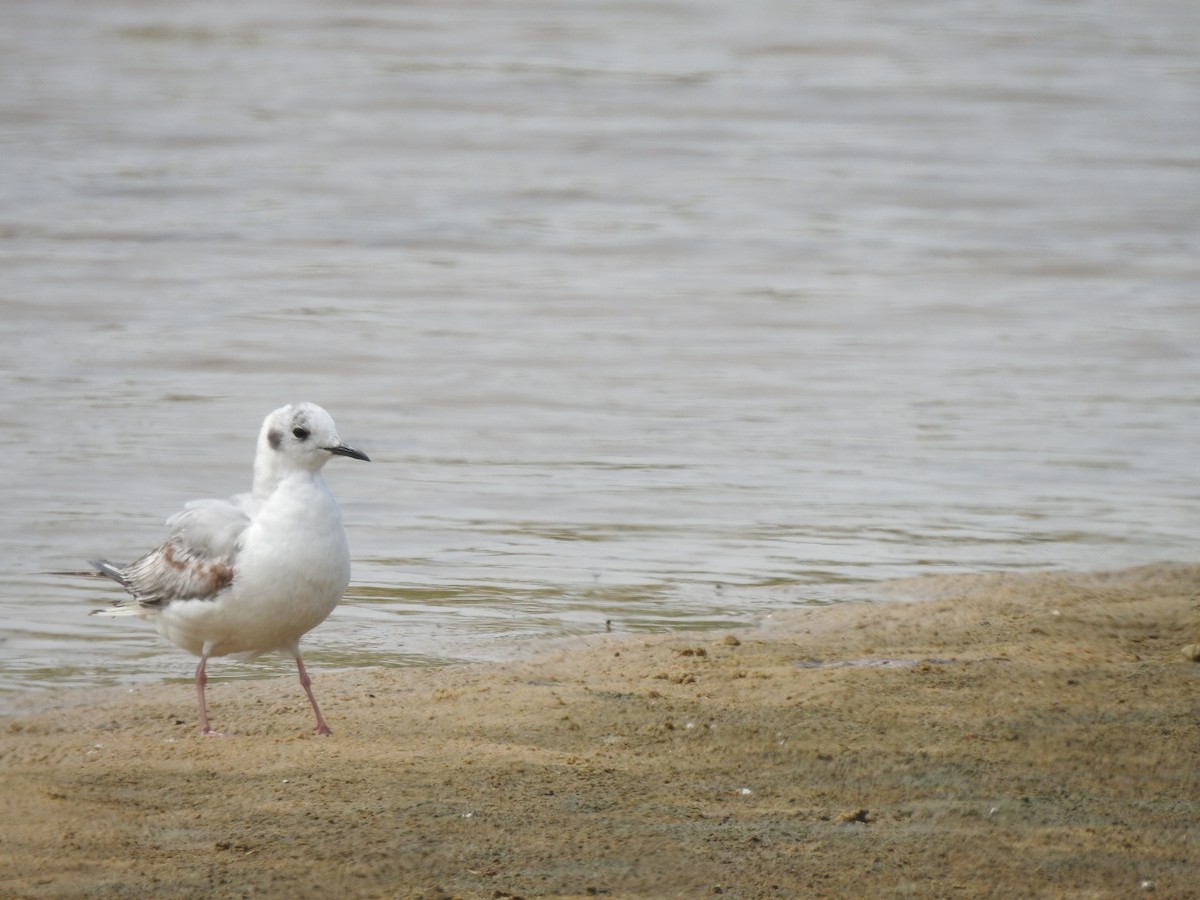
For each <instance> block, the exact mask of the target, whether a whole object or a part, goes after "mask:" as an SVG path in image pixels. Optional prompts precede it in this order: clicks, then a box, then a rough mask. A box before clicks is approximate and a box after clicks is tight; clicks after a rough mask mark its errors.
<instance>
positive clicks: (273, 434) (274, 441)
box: [267, 428, 283, 450]
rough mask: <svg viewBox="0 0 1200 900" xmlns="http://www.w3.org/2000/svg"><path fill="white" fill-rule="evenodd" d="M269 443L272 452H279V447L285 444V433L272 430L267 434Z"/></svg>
mask: <svg viewBox="0 0 1200 900" xmlns="http://www.w3.org/2000/svg"><path fill="white" fill-rule="evenodd" d="M267 443H268V444H270V445H271V449H272V450H278V449H279V445H280V444H282V443H283V432H281V431H279V430H277V429H275V428H272V429H271V430H270V431H268V432H267Z"/></svg>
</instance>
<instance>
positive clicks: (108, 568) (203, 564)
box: [92, 494, 250, 615]
mask: <svg viewBox="0 0 1200 900" xmlns="http://www.w3.org/2000/svg"><path fill="white" fill-rule="evenodd" d="M249 505H250V500H249V496H248V495H244V494H241V495H238V496H237V497H234V498H232V499H230V500H193V501H192V502H191V503H189V504H187V506H186V507H184V509H183V510H182V511H181V512H179V513H176V514H175V515H174V516H172V517H171V518H170V519H168V520H167V525H168V526H169V527H170V529H171V532H170V535H169V536H168V537H167V540H166V541H165V542H164V543H163V544H162V546H160V547H158V548H157V549H156V550H152V551H151V552H149V553H147V554H146V555H145V556H143V557H142V558H141V559H139V560H137V562H134V563H131V564H130V565H128V566H123V567H122V566H117V565H114V564H112V563H110V562H107V561H105V560H92V565H93V566H95V567H96V568H97V569H99V570H100V571H101V572H103V573H104V574H105V575H108V576H109V577H110V578H113V579H114V580H116V581H118V582H120V583H121V585H122V586H123V587H124V588H125V590H127V591H129V593H130V594H132V595H133V596H132V599H126V600H119V601H117V602H116V603H115V604H114V608H112V609H107V610H98V612H102V613H104V614H107V615H138V614H144V613H147V612H152V611H153V610H154V609H155V608H162V607H163V606H165V605H166V604H168V603H170V602H171V601H172V600H206V599H211V598H213V597H216V596H217V595H218V594H220V593H221V592H222V591H223V590H225V589H226V588H228V587H229V585H230V584H232V582H233V575H234V562H235V560H236V559H237V554H238V548H239V546H240V543H241V538H242V535H243V533H244V532H245V531H246V527H247V526H248V525H249V524H250V513H249Z"/></svg>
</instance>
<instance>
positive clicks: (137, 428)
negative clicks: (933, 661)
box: [0, 0, 1200, 691]
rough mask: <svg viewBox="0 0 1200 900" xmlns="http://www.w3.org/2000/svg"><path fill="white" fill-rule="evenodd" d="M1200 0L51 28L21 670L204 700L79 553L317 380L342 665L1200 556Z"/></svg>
mask: <svg viewBox="0 0 1200 900" xmlns="http://www.w3.org/2000/svg"><path fill="white" fill-rule="evenodd" d="M1196 9H1197V8H1196V6H1195V4H1194V3H1190V2H1188V3H1185V2H1178V3H1172V2H1163V3H1156V4H1154V5H1153V6H1152V7H1140V6H1130V5H1121V4H1115V3H1107V2H1082V3H1075V4H1048V3H1045V2H1043V0H1037V2H1033V0H1017V2H1014V3H1009V4H1004V5H1002V6H999V7H997V6H996V5H995V4H982V3H976V2H952V0H941V2H927V3H913V4H893V3H883V2H878V0H874V2H873V0H850V2H838V3H809V4H796V3H789V2H784V0H751V2H747V3H739V4H728V3H718V2H715V0H695V2H678V3H672V2H661V3H660V2H656V3H645V4H629V3H605V2H569V3H531V2H525V3H504V4H480V3H470V2H467V3H457V2H451V3H443V2H437V3H431V2H420V0H418V2H415V3H405V4H388V3H366V2H364V3H332V2H330V3H320V2H315V0H310V2H295V0H289V2H286V3H285V2H282V0H279V2H272V0H249V2H246V0H239V2H237V3H232V2H227V3H212V4H203V5H189V4H174V5H171V4H168V5H154V4H144V3H140V2H132V0H130V2H105V3H102V4H100V3H92V2H85V0H75V2H71V0H38V2H33V0H25V2H15V3H9V4H6V5H5V8H4V11H3V12H2V13H0V17H2V18H3V24H4V27H3V29H0V152H2V157H0V175H2V180H0V192H2V193H0V197H2V200H3V202H2V204H0V266H2V269H0V271H2V272H3V279H2V280H0V307H2V311H3V322H4V324H3V334H4V344H3V348H4V349H3V352H2V353H0V379H2V384H3V387H4V390H3V394H2V396H0V442H2V448H3V451H4V459H5V468H4V469H3V474H2V475H0V479H2V481H0V487H2V489H3V497H4V503H3V507H2V509H0V540H2V541H3V546H4V549H5V551H6V552H5V553H4V554H3V558H2V559H0V619H2V620H3V621H2V627H3V632H2V634H0V690H4V691H14V690H18V689H23V688H29V687H41V686H47V685H72V684H81V683H90V682H92V681H100V682H103V683H118V682H123V681H129V680H133V679H136V678H140V677H163V676H175V677H183V678H186V677H189V676H190V672H191V663H190V662H189V661H188V659H187V658H186V657H185V656H183V654H181V653H179V652H178V651H176V650H174V649H173V648H170V647H169V646H167V645H165V644H164V642H162V641H161V640H160V639H159V638H158V637H157V636H155V635H154V634H153V633H152V632H148V631H146V630H145V629H144V628H142V629H139V628H137V627H136V626H135V625H130V624H129V623H127V622H113V621H107V620H97V619H89V618H88V617H87V616H86V612H87V610H89V609H91V608H94V607H96V606H97V605H100V604H103V603H104V602H106V601H107V600H108V599H111V598H112V597H113V596H114V590H115V589H111V588H109V587H108V586H107V585H102V584H100V583H97V582H95V581H88V580H82V579H74V578H69V577H64V576H57V575H47V574H43V573H47V572H56V571H63V570H71V569H75V568H79V567H80V566H81V561H82V560H85V559H87V558H89V557H91V556H96V555H105V556H110V557H112V558H116V559H122V558H131V557H133V556H135V555H137V554H139V553H140V552H142V551H144V550H146V549H149V547H151V546H152V545H153V544H154V543H155V541H156V540H158V539H159V538H160V537H161V536H162V533H163V529H162V524H161V522H162V520H163V519H164V518H165V517H166V516H167V515H169V514H170V513H171V512H173V511H174V510H175V509H177V508H178V507H179V505H180V504H182V503H183V502H184V501H186V500H188V499H191V498H193V497H197V496H205V495H213V494H215V495H225V494H230V493H233V492H235V491H239V490H243V489H245V488H246V487H247V485H248V483H249V465H250V461H251V458H252V454H253V445H254V435H255V433H256V431H257V428H258V425H259V422H260V421H261V418H262V416H263V415H264V414H265V413H266V412H268V411H270V410H271V409H273V408H275V407H276V406H278V405H281V404H282V403H284V402H287V401H290V400H293V399H311V400H315V401H317V402H319V403H321V404H323V405H325V406H326V407H327V408H328V409H329V410H330V411H331V412H332V413H333V414H334V416H335V417H336V419H337V421H338V424H339V427H340V430H341V432H342V436H343V437H344V438H345V439H346V440H347V441H349V442H351V443H353V444H355V445H356V446H362V447H363V448H364V449H366V450H367V451H368V452H370V453H371V455H372V458H373V459H374V460H375V462H374V463H373V464H371V465H369V466H365V465H360V464H354V463H347V462H345V461H340V460H339V461H335V462H334V463H333V464H332V465H331V466H330V467H329V469H328V470H327V472H328V475H329V480H330V482H331V484H332V486H333V488H334V490H335V492H336V493H337V494H338V496H339V498H340V499H341V502H342V506H343V512H344V514H345V517H346V520H347V522H348V526H349V530H350V537H351V544H352V552H353V554H354V559H355V576H354V577H355V580H354V584H353V586H352V588H351V592H350V596H349V602H348V603H347V604H346V605H345V606H343V607H342V608H340V609H339V611H338V612H337V613H335V615H334V617H333V618H332V619H331V620H330V621H329V622H328V623H326V625H324V626H322V628H321V629H319V630H318V631H317V632H316V633H314V634H313V635H312V636H311V637H310V639H309V641H308V647H309V650H308V651H307V652H308V655H309V656H310V657H311V660H312V662H313V664H314V668H316V669H322V668H330V667H334V666H341V665H359V664H384V665H395V664H409V663H423V662H438V661H444V660H449V659H456V658H483V657H489V656H495V655H498V654H502V653H505V652H508V651H509V650H510V649H511V648H512V647H513V646H514V644H515V643H516V642H517V641H518V639H523V638H526V637H530V636H539V635H546V634H563V633H584V632H589V631H598V630H603V629H604V628H605V627H606V621H607V622H609V625H608V626H607V627H612V628H614V629H616V630H629V629H635V628H647V627H664V626H683V627H702V626H710V625H714V624H728V623H733V622H740V621H745V620H746V619H747V618H748V617H750V616H752V615H754V614H756V613H758V612H761V611H763V610H765V609H769V608H772V607H774V606H777V605H779V604H784V603H796V602H804V601H827V600H832V599H837V598H839V597H843V596H848V595H853V594H854V593H855V592H863V591H866V590H868V589H869V585H870V583H871V582H873V581H876V580H879V579H883V578H890V577H894V576H902V575H915V574H921V573H928V572H935V571H936V572H947V571H954V572H961V571H984V570H997V569H1015V568H1031V567H1055V568H1076V569H1079V568H1097V567H1115V566H1122V565H1132V564H1138V563H1144V562H1150V561H1155V560H1162V559H1178V560H1193V559H1195V539H1196V534H1197V526H1198V524H1200V515H1198V513H1197V510H1198V509H1200V505H1198V502H1197V501H1198V500H1200V490H1198V488H1197V481H1196V464H1195V455H1196V447H1197V446H1198V445H1200V440H1198V439H1200V355H1198V352H1197V338H1198V337H1200V300H1198V298H1197V293H1198V287H1200V278H1198V276H1200V261H1198V260H1200V254H1198V250H1200V247H1198V246H1197V244H1198V243H1200V242H1198V240H1197V227H1198V226H1197V223H1198V222H1200V150H1198V149H1197V148H1198V147H1200V102H1198V101H1200V66H1198V64H1197V62H1196V47H1197V46H1200V15H1198V14H1197V12H1196ZM264 667H265V670H268V671H272V670H276V669H282V667H283V664H282V663H279V664H278V665H276V664H273V663H267V664H261V665H259V666H240V665H236V664H228V665H222V666H220V667H219V671H218V670H217V669H214V674H218V675H228V676H235V675H238V674H256V673H261V672H262V671H264Z"/></svg>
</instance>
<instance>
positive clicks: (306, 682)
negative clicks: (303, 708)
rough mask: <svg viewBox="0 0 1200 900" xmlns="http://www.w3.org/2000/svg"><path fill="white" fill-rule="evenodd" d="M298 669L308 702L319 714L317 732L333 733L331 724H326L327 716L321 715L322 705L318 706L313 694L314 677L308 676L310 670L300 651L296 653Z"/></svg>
mask: <svg viewBox="0 0 1200 900" xmlns="http://www.w3.org/2000/svg"><path fill="white" fill-rule="evenodd" d="M296 671H297V672H299V673H300V684H301V686H302V687H303V688H304V693H306V694H308V702H309V703H311V704H312V708H313V712H315V713H316V714H317V729H316V733H317V734H333V732H332V731H330V730H329V726H328V725H326V724H325V717H324V716H322V715H321V707H319V706H317V698H316V697H314V696H313V691H312V679H311V678H309V677H308V672H307V671H306V670H305V668H304V660H303V659H301V658H300V654H299V652H297V653H296Z"/></svg>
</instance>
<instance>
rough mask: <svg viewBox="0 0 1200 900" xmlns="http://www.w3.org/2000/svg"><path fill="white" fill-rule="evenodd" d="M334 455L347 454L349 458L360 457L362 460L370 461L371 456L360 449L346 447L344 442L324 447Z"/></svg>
mask: <svg viewBox="0 0 1200 900" xmlns="http://www.w3.org/2000/svg"><path fill="white" fill-rule="evenodd" d="M325 449H326V450H328V451H329V452H330V453H332V454H333V455H334V456H349V457H350V458H351V459H361V460H362V461H363V462H370V461H371V457H369V456H367V454H365V453H363V452H362V451H361V450H355V449H354V448H353V447H347V446H346V445H345V444H338V445H337V446H335V447H326V448H325Z"/></svg>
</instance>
